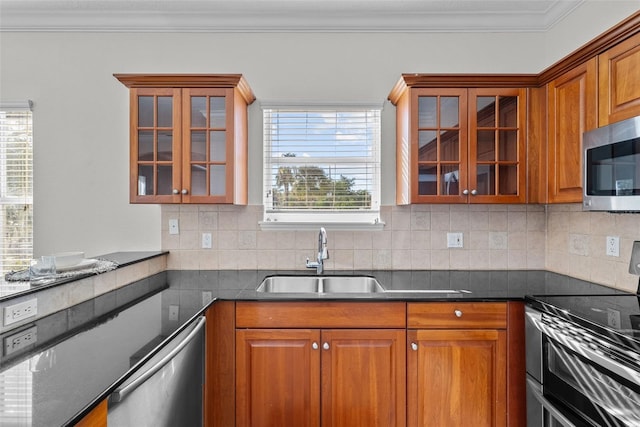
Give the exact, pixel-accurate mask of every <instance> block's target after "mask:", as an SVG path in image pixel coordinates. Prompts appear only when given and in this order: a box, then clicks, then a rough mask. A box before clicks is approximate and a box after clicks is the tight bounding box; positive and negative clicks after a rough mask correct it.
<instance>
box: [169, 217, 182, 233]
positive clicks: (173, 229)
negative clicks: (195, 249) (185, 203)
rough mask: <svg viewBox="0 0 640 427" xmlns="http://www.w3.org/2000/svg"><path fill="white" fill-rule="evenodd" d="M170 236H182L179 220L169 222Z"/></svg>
mask: <svg viewBox="0 0 640 427" xmlns="http://www.w3.org/2000/svg"><path fill="white" fill-rule="evenodd" d="M169 234H180V228H179V227H178V220H177V219H170V220H169Z"/></svg>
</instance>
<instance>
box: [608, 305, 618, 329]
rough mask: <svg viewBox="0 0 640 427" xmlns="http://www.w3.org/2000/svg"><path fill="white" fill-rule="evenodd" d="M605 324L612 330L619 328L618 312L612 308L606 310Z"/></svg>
mask: <svg viewBox="0 0 640 427" xmlns="http://www.w3.org/2000/svg"><path fill="white" fill-rule="evenodd" d="M607 324H609V326H611V327H612V328H620V312H619V311H618V310H614V309H612V308H607Z"/></svg>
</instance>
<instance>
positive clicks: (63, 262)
mask: <svg viewBox="0 0 640 427" xmlns="http://www.w3.org/2000/svg"><path fill="white" fill-rule="evenodd" d="M53 256H54V258H55V260H56V261H55V263H56V268H66V267H73V266H74V265H77V264H80V263H81V262H82V260H83V259H84V252H60V253H58V254H53Z"/></svg>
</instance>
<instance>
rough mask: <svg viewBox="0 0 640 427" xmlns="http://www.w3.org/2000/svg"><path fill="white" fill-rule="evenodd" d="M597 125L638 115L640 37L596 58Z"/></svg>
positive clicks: (614, 47)
mask: <svg viewBox="0 0 640 427" xmlns="http://www.w3.org/2000/svg"><path fill="white" fill-rule="evenodd" d="M598 81H599V84H598V99H599V101H598V104H599V108H598V125H599V126H605V125H608V124H609V123H614V122H618V121H620V120H624V119H628V118H630V117H634V116H637V115H640V34H636V35H635V36H633V37H630V38H628V39H627V40H624V41H623V42H621V43H619V44H617V45H615V46H613V47H612V48H610V49H608V50H606V51H605V52H603V53H602V54H600V55H599V56H598Z"/></svg>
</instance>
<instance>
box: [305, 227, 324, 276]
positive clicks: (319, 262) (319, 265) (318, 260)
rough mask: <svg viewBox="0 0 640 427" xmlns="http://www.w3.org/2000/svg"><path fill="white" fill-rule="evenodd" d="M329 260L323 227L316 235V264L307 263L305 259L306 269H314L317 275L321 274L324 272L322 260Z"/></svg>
mask: <svg viewBox="0 0 640 427" xmlns="http://www.w3.org/2000/svg"><path fill="white" fill-rule="evenodd" d="M325 259H329V250H328V249H327V230H325V229H324V227H320V232H319V233H318V256H317V258H316V262H309V258H307V268H315V269H316V273H317V274H322V272H323V271H324V260H325Z"/></svg>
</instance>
